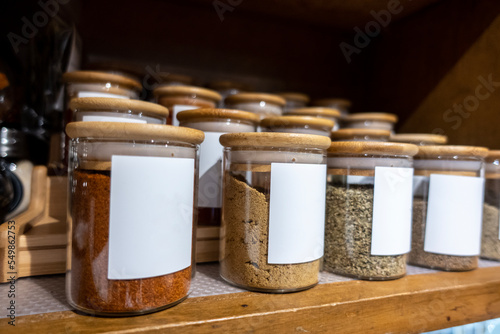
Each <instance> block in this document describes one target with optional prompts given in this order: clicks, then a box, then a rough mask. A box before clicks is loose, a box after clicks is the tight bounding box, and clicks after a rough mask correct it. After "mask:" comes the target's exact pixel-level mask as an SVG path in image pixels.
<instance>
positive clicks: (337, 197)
mask: <svg viewBox="0 0 500 334" xmlns="http://www.w3.org/2000/svg"><path fill="white" fill-rule="evenodd" d="M417 151H418V148H417V146H415V145H411V144H396V143H383V142H360V141H358V142H334V143H332V144H331V146H330V148H329V149H328V172H327V189H326V222H325V256H324V258H323V269H324V270H327V271H331V272H334V273H337V274H340V275H344V276H349V277H355V278H359V279H366V280H390V279H396V278H400V277H402V276H404V275H405V274H406V254H407V253H408V252H409V251H410V238H411V202H412V176H413V168H412V156H413V155H415V154H416V153H417Z"/></svg>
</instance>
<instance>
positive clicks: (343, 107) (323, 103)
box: [312, 98, 351, 117]
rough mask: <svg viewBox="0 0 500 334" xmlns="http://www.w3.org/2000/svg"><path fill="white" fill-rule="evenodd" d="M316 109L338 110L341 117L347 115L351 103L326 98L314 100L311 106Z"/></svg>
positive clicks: (344, 100)
mask: <svg viewBox="0 0 500 334" xmlns="http://www.w3.org/2000/svg"><path fill="white" fill-rule="evenodd" d="M312 105H313V106H316V107H325V108H330V109H335V110H338V111H339V113H340V115H341V116H342V117H346V116H347V115H349V108H351V101H349V100H346V99H339V98H326V99H320V100H316V101H314V102H313V104H312Z"/></svg>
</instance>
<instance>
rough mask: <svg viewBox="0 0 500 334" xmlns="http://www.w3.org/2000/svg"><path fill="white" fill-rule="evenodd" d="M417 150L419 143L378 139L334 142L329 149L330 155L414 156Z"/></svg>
mask: <svg viewBox="0 0 500 334" xmlns="http://www.w3.org/2000/svg"><path fill="white" fill-rule="evenodd" d="M417 152H418V146H417V145H413V144H402V143H388V142H376V141H342V142H333V143H332V144H331V145H330V148H329V149H328V154H329V155H353V154H354V155H358V154H370V155H379V156H384V155H398V156H414V155H416V154H417Z"/></svg>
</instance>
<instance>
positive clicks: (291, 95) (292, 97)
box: [276, 92, 311, 104]
mask: <svg viewBox="0 0 500 334" xmlns="http://www.w3.org/2000/svg"><path fill="white" fill-rule="evenodd" d="M276 95H278V96H281V97H282V98H284V99H285V100H286V101H293V102H302V103H306V104H307V103H309V101H310V100H311V99H310V98H309V95H307V94H304V93H299V92H280V93H276Z"/></svg>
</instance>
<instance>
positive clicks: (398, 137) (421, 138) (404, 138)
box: [390, 133, 448, 146]
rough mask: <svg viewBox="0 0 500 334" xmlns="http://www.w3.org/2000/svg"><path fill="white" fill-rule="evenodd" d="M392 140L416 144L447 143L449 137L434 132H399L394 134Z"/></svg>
mask: <svg viewBox="0 0 500 334" xmlns="http://www.w3.org/2000/svg"><path fill="white" fill-rule="evenodd" d="M390 141H392V142H395V143H408V144H415V145H419V146H420V145H445V144H446V143H448V137H446V136H443V135H435V134H432V133H397V134H392V135H391V138H390Z"/></svg>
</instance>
